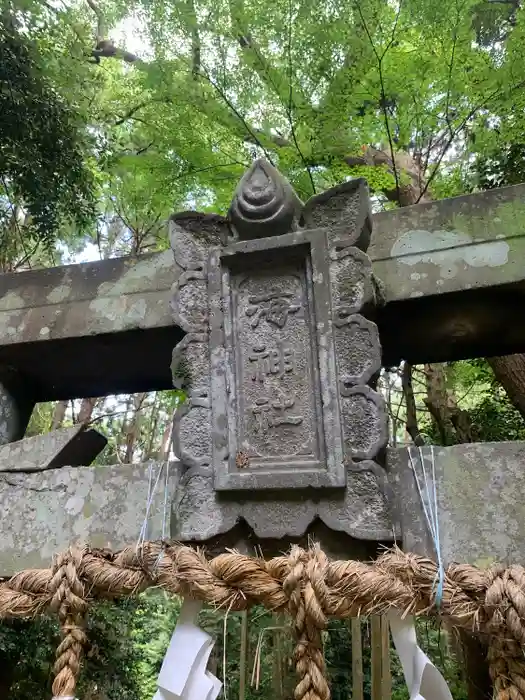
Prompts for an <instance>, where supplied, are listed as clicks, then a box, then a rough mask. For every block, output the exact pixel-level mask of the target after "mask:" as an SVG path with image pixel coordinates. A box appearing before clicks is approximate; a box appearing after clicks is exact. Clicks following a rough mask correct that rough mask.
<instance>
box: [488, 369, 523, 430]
mask: <svg viewBox="0 0 525 700" xmlns="http://www.w3.org/2000/svg"><path fill="white" fill-rule="evenodd" d="M487 362H488V363H489V365H490V366H491V368H492V371H493V372H494V376H495V377H496V379H497V380H498V382H499V383H500V384H501V385H502V387H503V388H504V389H505V391H506V392H507V396H508V397H509V399H510V401H511V402H512V404H513V405H514V406H515V407H516V408H517V409H518V411H519V412H520V413H521V415H522V416H523V418H525V355H506V356H505V357H489V358H487Z"/></svg>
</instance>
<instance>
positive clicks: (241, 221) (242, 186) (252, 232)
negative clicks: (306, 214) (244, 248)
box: [228, 160, 302, 239]
mask: <svg viewBox="0 0 525 700" xmlns="http://www.w3.org/2000/svg"><path fill="white" fill-rule="evenodd" d="M301 207H302V202H301V200H300V199H299V197H298V196H297V195H296V193H295V191H294V189H293V188H292V186H291V185H290V183H289V182H288V180H286V178H284V177H283V176H282V175H281V174H280V173H279V172H278V171H277V170H276V169H275V168H274V167H273V165H271V164H270V163H268V162H267V161H265V160H256V161H255V162H254V163H253V164H252V166H251V167H250V168H249V169H248V170H247V171H246V173H245V174H244V175H243V177H242V179H241V181H240V182H239V184H238V186H237V189H236V190H235V192H234V195H233V200H232V203H231V206H230V210H229V212H228V218H229V221H230V224H231V227H232V231H233V233H234V234H235V237H237V238H244V239H250V238H260V237H264V236H268V235H272V236H278V235H280V234H282V233H288V231H291V230H292V229H293V228H295V227H296V222H297V219H298V218H299V214H300V211H301Z"/></svg>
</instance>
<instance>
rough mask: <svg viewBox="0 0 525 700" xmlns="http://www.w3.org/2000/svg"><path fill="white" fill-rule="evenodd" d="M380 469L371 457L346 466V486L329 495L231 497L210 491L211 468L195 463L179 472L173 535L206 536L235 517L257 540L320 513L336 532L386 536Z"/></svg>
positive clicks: (288, 531) (389, 531)
mask: <svg viewBox="0 0 525 700" xmlns="http://www.w3.org/2000/svg"><path fill="white" fill-rule="evenodd" d="M385 488H386V483H385V477H384V470H383V469H381V468H380V467H379V466H378V465H377V464H375V463H373V462H361V463H360V464H359V469H355V468H352V469H350V468H349V469H348V475H347V488H346V490H345V491H344V492H342V493H340V494H339V495H338V494H332V495H331V496H330V497H323V498H322V499H319V498H316V499H315V500H314V499H310V498H304V497H301V498H294V497H293V496H291V495H288V496H287V497H286V498H285V497H283V495H281V496H279V495H270V494H267V495H266V496H265V497H264V499H254V498H253V497H252V496H250V494H244V493H243V494H238V495H237V496H236V499H235V501H232V500H229V499H225V498H224V496H222V495H220V494H218V493H217V492H216V491H215V488H214V483H213V470H212V469H211V468H203V467H196V468H192V469H189V470H187V471H185V472H184V474H183V476H182V478H181V481H180V483H179V486H178V489H177V496H176V498H175V501H174V503H173V514H172V519H173V520H172V536H173V537H174V538H175V539H178V540H182V541H186V542H205V541H209V540H212V541H213V540H214V539H217V538H218V537H219V536H220V535H222V534H224V533H227V532H229V531H231V530H232V529H233V528H234V527H235V525H236V524H237V523H238V522H239V521H241V520H242V521H244V522H246V523H247V524H248V526H249V527H250V528H251V529H252V530H253V532H254V534H255V536H256V537H257V538H258V540H264V539H268V538H274V539H282V538H296V537H301V536H302V535H304V533H305V532H306V531H307V529H308V528H309V526H311V524H312V523H313V522H314V521H315V520H316V519H319V520H321V521H322V522H324V523H325V524H326V525H327V526H328V527H329V528H331V529H332V530H335V531H336V532H340V533H343V532H344V533H346V534H347V535H350V536H351V537H354V538H356V539H363V540H371V541H374V540H377V541H386V542H388V541H391V540H392V539H393V527H392V521H391V516H390V511H389V502H388V499H387V494H388V492H387V491H386V490H385Z"/></svg>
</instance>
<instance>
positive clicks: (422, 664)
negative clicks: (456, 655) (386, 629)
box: [388, 612, 452, 700]
mask: <svg viewBox="0 0 525 700" xmlns="http://www.w3.org/2000/svg"><path fill="white" fill-rule="evenodd" d="M388 621H389V623H390V631H391V632H392V638H393V640H394V645H395V647H396V651H397V653H398V655H399V660H400V661H401V666H402V667H403V674H404V676H405V682H406V684H407V688H408V692H409V694H410V700H452V694H451V692H450V690H449V689H448V685H447V683H446V681H445V679H444V678H443V676H442V675H441V673H440V672H439V671H438V669H437V668H436V667H435V666H434V664H433V663H432V661H430V659H429V658H428V656H427V655H426V654H425V653H424V652H423V650H422V649H420V647H419V646H418V643H417V637H416V628H415V625H414V618H413V617H412V616H411V615H408V616H407V617H405V618H402V617H401V615H400V614H399V613H397V612H391V613H389V615H388Z"/></svg>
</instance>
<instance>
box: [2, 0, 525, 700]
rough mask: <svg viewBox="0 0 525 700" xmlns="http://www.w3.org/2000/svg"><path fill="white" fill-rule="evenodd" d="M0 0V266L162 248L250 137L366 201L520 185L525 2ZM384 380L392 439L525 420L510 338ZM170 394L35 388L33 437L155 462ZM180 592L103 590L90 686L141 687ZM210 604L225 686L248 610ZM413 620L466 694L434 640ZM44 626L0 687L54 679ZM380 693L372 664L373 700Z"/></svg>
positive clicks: (342, 632) (335, 674)
mask: <svg viewBox="0 0 525 700" xmlns="http://www.w3.org/2000/svg"><path fill="white" fill-rule="evenodd" d="M0 7H1V10H2V16H1V21H0V33H1V36H0V271H1V272H13V271H23V270H26V269H28V268H31V267H38V266H49V265H56V264H60V263H64V262H68V261H71V260H73V261H78V260H86V259H96V258H109V257H114V256H120V255H126V254H140V253H144V252H148V251H154V250H160V249H163V248H165V247H167V245H168V242H167V235H166V220H167V217H168V216H169V215H170V213H172V212H173V211H181V210H185V209H189V208H192V209H198V210H201V211H214V212H219V213H224V212H225V210H226V209H227V207H228V204H229V201H230V198H231V195H232V192H233V188H234V186H235V185H236V183H237V181H238V179H239V178H240V176H241V175H242V173H243V172H244V170H245V169H246V168H247V167H248V166H249V164H250V163H251V162H252V160H253V159H254V158H255V157H257V156H260V155H264V156H265V157H266V158H267V159H268V160H270V161H271V162H272V163H274V164H275V165H276V166H277V167H278V168H279V169H280V170H281V171H282V172H283V173H284V174H285V175H286V176H287V177H288V178H289V179H290V181H291V182H292V183H293V185H294V187H295V188H296V190H297V192H298V193H299V194H300V196H301V197H302V198H303V199H307V198H308V197H309V196H311V195H312V194H314V193H315V192H319V191H322V190H324V189H326V188H327V187H330V186H332V185H335V184H337V183H339V182H342V181H344V180H345V179H348V178H352V177H365V178H366V179H367V180H368V182H369V185H370V188H371V190H372V193H373V206H374V208H375V209H376V210H381V209H385V208H392V207H400V206H407V205H410V204H414V203H417V202H420V201H429V200H431V199H441V198H444V197H451V196H456V195H460V194H465V193H470V192H475V191H477V190H482V189H488V188H493V187H501V186H504V185H508V184H515V183H518V182H523V181H525V133H524V125H525V124H524V121H525V111H524V106H525V91H524V87H525V62H524V61H523V58H522V57H523V55H524V54H525V11H524V10H523V9H522V7H521V3H520V1H519V0H440V2H436V1H435V0H327V1H326V2H323V3H320V2H318V0H315V1H314V0H126V2H123V1H122V0H97V1H96V2H95V0H0ZM381 382H382V390H383V391H384V392H385V395H386V397H387V399H388V403H389V408H390V415H391V436H392V438H391V439H392V443H393V444H403V443H405V442H409V441H415V442H416V443H418V444H421V443H422V442H432V443H435V444H453V443H455V442H465V441H472V440H477V441H479V440H514V439H523V438H524V436H525V424H524V421H523V418H524V416H525V360H524V358H523V357H522V356H521V355H517V356H512V357H506V358H487V359H476V360H472V361H463V362H457V363H451V364H448V365H442V364H439V365H438V364H432V365H430V364H429V365H424V366H422V367H411V366H409V365H407V364H406V363H405V364H403V365H402V366H401V367H399V368H390V370H389V371H388V372H385V373H384V374H383V376H382V379H381ZM179 400H180V395H179V394H177V392H157V393H144V394H137V395H132V396H119V397H90V398H85V399H82V400H77V401H71V402H58V403H56V404H42V405H39V406H38V407H37V409H36V410H35V412H34V414H33V417H32V421H31V425H30V429H29V433H30V434H36V433H40V432H45V431H47V430H49V429H52V428H57V427H60V426H62V425H66V424H70V423H73V422H86V423H94V424H95V425H96V426H97V428H98V429H100V430H102V431H103V432H104V433H105V434H106V435H107V436H108V439H109V446H108V448H107V449H106V450H105V452H104V453H103V454H102V455H101V457H100V458H99V460H98V463H99V464H104V463H105V464H109V463H115V462H123V463H130V462H133V461H145V460H148V459H151V458H153V457H158V456H159V455H160V456H162V455H164V454H165V453H166V447H167V441H168V440H169V424H170V421H171V417H172V415H173V411H174V410H175V408H176V405H177V402H178V401H179ZM178 605H179V602H178V601H170V600H168V599H167V598H166V597H164V596H163V595H161V594H159V593H155V594H153V595H149V596H143V597H141V598H139V600H138V601H135V602H132V601H126V602H125V603H122V604H120V605H117V606H113V607H111V608H110V607H108V606H104V605H102V606H99V607H98V608H97V610H96V613H95V615H94V617H93V618H92V619H91V620H90V625H91V627H92V629H91V632H90V637H91V639H92V641H93V646H92V648H91V650H90V651H89V654H88V658H87V662H86V668H87V670H86V673H85V674H84V677H83V683H84V685H83V688H82V693H83V695H82V697H83V698H85V699H88V698H92V699H93V700H94V699H95V698H100V699H102V698H107V699H108V700H111V699H113V698H117V697H118V698H129V699H130V700H134V699H135V698H137V699H140V700H144V699H145V698H150V697H152V695H153V692H154V681H155V677H156V673H157V672H158V668H159V664H160V662H161V659H162V656H163V653H164V650H165V648H166V645H167V641H168V639H169V635H170V634H171V631H172V629H173V626H174V624H175V620H176V616H177V611H178ZM223 618H224V615H223V614H222V613H218V612H214V611H208V612H206V613H205V619H204V620H203V624H206V625H207V626H208V627H209V629H210V630H213V631H214V632H215V633H217V636H218V641H217V653H216V659H215V663H216V665H217V673H218V674H219V675H220V676H221V677H223V676H224V677H227V678H228V679H229V683H228V694H229V695H230V697H236V694H237V692H238V677H239V673H238V671H239V669H238V663H239V648H238V646H239V641H238V640H239V624H240V622H239V618H238V616H235V615H231V616H230V617H229V619H228V620H227V621H226V623H225V622H224V619H223ZM225 624H226V630H227V633H226V634H224V627H223V626H224V625H225ZM367 624H368V623H367V622H366V621H364V622H363V630H364V632H363V633H364V638H365V646H366V640H367V639H369V637H368V636H367V635H368V631H367V630H368V627H367ZM272 625H275V621H272V620H271V619H270V617H269V616H268V615H267V614H266V613H264V612H263V611H260V610H257V611H254V612H253V613H252V614H251V618H250V626H249V629H250V633H249V634H250V645H249V648H250V650H251V654H252V656H251V657H250V658H253V652H254V649H255V647H256V645H257V642H258V640H259V637H260V635H261V634H263V630H265V629H266V628H267V627H269V626H272ZM420 631H421V632H422V634H423V638H424V640H425V645H426V647H427V648H428V649H429V651H430V653H431V654H432V655H433V657H434V658H435V659H436V660H437V662H438V665H440V666H441V667H442V668H443V669H444V671H445V674H446V677H447V679H448V680H449V682H450V683H451V684H452V686H453V687H454V689H455V692H454V695H455V697H461V696H462V694H463V693H464V692H465V691H464V686H463V685H462V681H461V679H460V671H459V665H458V663H457V660H456V658H455V655H454V654H453V653H452V652H451V651H450V650H449V646H448V641H447V638H446V635H443V634H442V633H441V632H440V630H438V629H431V630H428V631H426V630H425V629H423V628H422V629H421V630H420ZM282 634H283V637H284V638H287V634H286V632H283V633H282ZM270 636H271V635H270ZM56 639H57V630H56V629H55V627H54V625H53V623H52V622H50V621H48V620H45V619H44V620H42V621H39V622H35V623H30V624H29V623H16V624H15V623H13V624H12V625H4V626H3V627H2V628H0V667H1V668H2V674H1V675H2V680H1V681H0V685H1V688H0V690H1V691H2V697H4V696H5V697H9V698H13V699H14V700H22V699H28V698H34V699H39V698H47V697H48V694H49V685H50V664H51V661H52V656H53V648H54V646H55V645H56ZM349 639H350V637H349V631H348V628H347V627H345V626H344V625H343V624H342V623H341V624H339V623H337V624H336V623H334V624H333V626H332V627H331V629H330V633H329V635H328V637H327V647H326V653H327V659H328V664H329V669H330V673H331V676H332V680H333V690H334V697H335V698H337V700H339V699H340V698H341V700H342V698H344V697H349V696H350V695H351V678H350V675H349V667H350V661H349V659H350V641H349ZM224 640H226V642H227V645H226V654H225V657H224V655H223V647H222V645H223V643H224ZM274 641H275V640H274ZM275 649H276V646H275V644H274V643H270V642H269V643H268V644H266V645H265V646H264V653H263V657H262V671H261V673H262V676H261V679H262V680H261V685H260V688H259V690H258V691H255V690H254V689H249V691H248V695H249V696H250V698H251V696H252V695H253V696H254V697H255V696H257V697H259V696H260V697H263V696H264V697H270V696H272V695H273V696H277V698H278V699H281V698H282V699H283V700H284V698H285V697H289V696H290V690H291V686H290V680H289V679H290V677H291V674H290V673H289V668H288V661H287V659H288V656H287V654H286V652H279V653H277V652H276V651H275ZM224 659H225V661H224ZM276 659H277V661H276ZM283 659H284V661H283ZM365 661H366V659H365ZM281 662H282V663H281ZM367 663H368V662H367ZM393 669H394V695H396V696H397V695H399V697H401V696H402V695H403V694H404V693H405V691H404V690H403V686H402V682H401V675H400V673H399V668H398V666H396V665H395V664H394V666H393ZM282 678H286V680H284V681H282V680H280V679H282ZM369 690H370V684H369V677H368V676H367V679H366V685H365V691H366V694H367V697H368V696H369ZM403 696H404V695H403Z"/></svg>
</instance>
